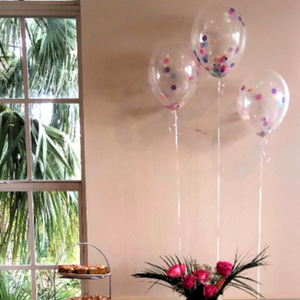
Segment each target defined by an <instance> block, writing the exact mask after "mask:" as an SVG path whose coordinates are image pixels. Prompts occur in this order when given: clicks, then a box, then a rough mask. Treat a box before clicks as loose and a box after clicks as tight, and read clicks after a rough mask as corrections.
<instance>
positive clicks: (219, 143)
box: [217, 78, 222, 261]
mask: <svg viewBox="0 0 300 300" xmlns="http://www.w3.org/2000/svg"><path fill="white" fill-rule="evenodd" d="M221 93H222V81H221V78H219V82H218V181H217V185H218V187H217V261H219V260H220V165H221V155H220V150H221V125H220V123H221V110H220V109H221V103H220V102H221Z"/></svg>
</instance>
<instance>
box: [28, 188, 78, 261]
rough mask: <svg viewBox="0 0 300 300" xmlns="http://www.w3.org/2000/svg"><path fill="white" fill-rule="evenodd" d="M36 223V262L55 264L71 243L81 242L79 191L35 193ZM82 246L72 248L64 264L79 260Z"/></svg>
mask: <svg viewBox="0 0 300 300" xmlns="http://www.w3.org/2000/svg"><path fill="white" fill-rule="evenodd" d="M33 201H34V226H35V251H36V261H37V263H38V264H41V265H53V264H55V263H56V261H57V259H58V257H59V256H60V254H62V253H63V251H64V250H65V249H66V248H68V247H69V246H71V245H73V244H76V243H78V242H79V220H78V194H77V192H35V193H33ZM79 260H80V259H79V247H77V246H76V247H74V248H71V249H70V251H67V253H66V255H65V256H64V257H63V258H62V259H61V263H62V264H78V263H79Z"/></svg>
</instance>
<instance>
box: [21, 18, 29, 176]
mask: <svg viewBox="0 0 300 300" xmlns="http://www.w3.org/2000/svg"><path fill="white" fill-rule="evenodd" d="M21 38H22V69H23V82H24V96H25V99H28V98H29V84H28V64H27V49H26V30H25V18H21ZM30 136H31V135H30V118H29V104H28V103H25V141H26V161H27V178H28V180H32V172H31V170H32V168H31V144H30Z"/></svg>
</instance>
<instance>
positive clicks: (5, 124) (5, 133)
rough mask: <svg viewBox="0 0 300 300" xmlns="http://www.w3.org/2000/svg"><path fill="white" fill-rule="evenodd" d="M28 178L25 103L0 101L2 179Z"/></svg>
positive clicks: (0, 172)
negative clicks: (2, 102) (3, 102)
mask: <svg viewBox="0 0 300 300" xmlns="http://www.w3.org/2000/svg"><path fill="white" fill-rule="evenodd" d="M26 178H27V171H26V142H25V117H24V105H23V104H1V103H0V180H18V179H26Z"/></svg>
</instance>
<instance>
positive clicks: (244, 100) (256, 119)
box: [237, 70, 290, 137]
mask: <svg viewBox="0 0 300 300" xmlns="http://www.w3.org/2000/svg"><path fill="white" fill-rule="evenodd" d="M289 101H290V93H289V89H288V86H287V84H286V82H285V81H284V79H283V78H282V77H281V76H280V75H279V74H277V73H276V72H274V71H271V70H264V71H261V72H257V73H254V74H252V75H250V76H249V77H247V78H246V79H245V80H244V81H243V83H242V85H241V87H240V89H239V94H238V99H237V106H238V111H239V114H240V117H241V119H242V121H243V122H244V124H245V125H246V126H247V127H248V128H249V129H250V130H251V131H252V132H253V133H255V134H257V135H258V136H261V137H264V136H266V135H268V134H269V133H271V132H272V131H273V130H275V129H276V128H277V127H278V125H279V124H280V123H281V122H282V120H283V118H284V116H285V114H286V112H287V110H288V107H289Z"/></svg>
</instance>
